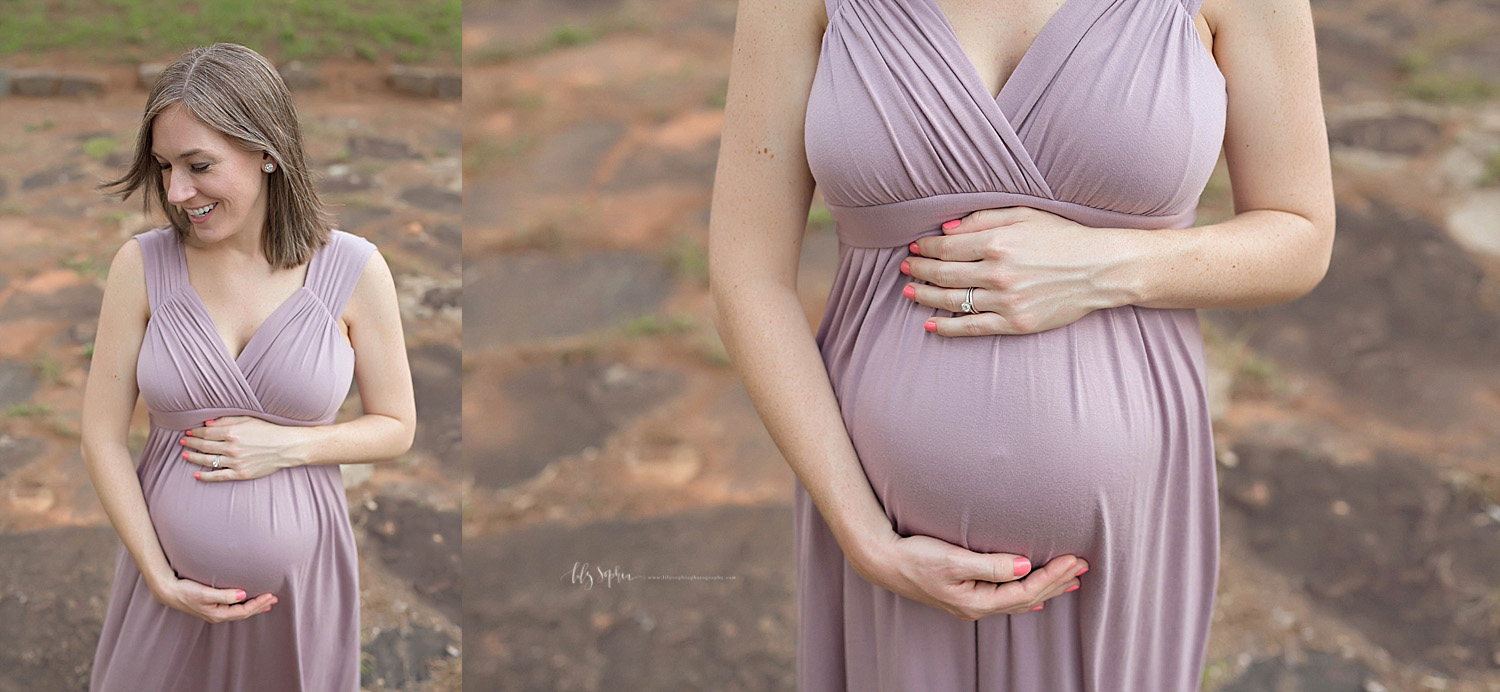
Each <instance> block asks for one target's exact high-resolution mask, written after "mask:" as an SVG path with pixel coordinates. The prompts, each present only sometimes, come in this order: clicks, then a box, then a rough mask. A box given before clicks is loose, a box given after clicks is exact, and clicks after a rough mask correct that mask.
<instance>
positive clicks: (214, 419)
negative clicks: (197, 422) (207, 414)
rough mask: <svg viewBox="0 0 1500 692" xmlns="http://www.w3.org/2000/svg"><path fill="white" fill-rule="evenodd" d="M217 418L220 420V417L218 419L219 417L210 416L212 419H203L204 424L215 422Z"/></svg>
mask: <svg viewBox="0 0 1500 692" xmlns="http://www.w3.org/2000/svg"><path fill="white" fill-rule="evenodd" d="M216 420H218V419H217V418H210V419H208V420H206V421H203V424H204V425H208V424H209V423H212V422H214V421H216Z"/></svg>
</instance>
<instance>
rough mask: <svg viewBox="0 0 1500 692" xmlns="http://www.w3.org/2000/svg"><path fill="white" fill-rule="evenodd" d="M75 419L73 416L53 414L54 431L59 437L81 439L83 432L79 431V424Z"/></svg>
mask: <svg viewBox="0 0 1500 692" xmlns="http://www.w3.org/2000/svg"><path fill="white" fill-rule="evenodd" d="M73 421H74V418H73V417H71V416H53V417H52V431H53V432H55V433H57V434H58V436H59V437H63V438H67V439H70V440H76V439H79V438H80V437H82V433H81V432H79V430H78V426H77V425H76V424H75V423H74V422H73Z"/></svg>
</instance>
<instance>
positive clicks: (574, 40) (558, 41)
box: [469, 7, 653, 63]
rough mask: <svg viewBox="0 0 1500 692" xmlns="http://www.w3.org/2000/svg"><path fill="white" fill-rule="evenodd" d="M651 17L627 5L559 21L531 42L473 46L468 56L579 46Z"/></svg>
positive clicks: (487, 59) (511, 56) (513, 55)
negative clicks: (577, 21)
mask: <svg viewBox="0 0 1500 692" xmlns="http://www.w3.org/2000/svg"><path fill="white" fill-rule="evenodd" d="M652 22H653V18H652V17H650V16H648V15H647V14H645V13H644V12H641V11H637V10H633V9H631V8H629V7H627V8H623V9H621V10H618V11H616V12H613V13H610V14H608V15H605V16H602V17H599V18H597V19H594V20H593V21H591V22H589V23H587V24H583V25H574V24H559V25H557V26H555V27H552V30H551V31H549V32H547V35H545V36H543V37H542V38H540V39H537V40H535V41H532V42H531V43H493V44H490V45H485V46H479V47H477V48H474V49H473V50H472V52H471V53H470V56H469V57H470V58H471V59H473V60H474V61H476V62H478V63H502V62H509V61H511V60H519V59H522V58H528V57H531V56H533V55H541V54H543V53H546V52H548V51H553V50H557V49H560V48H572V47H576V46H583V45H588V44H590V43H593V42H595V41H598V40H599V39H601V38H604V37H605V36H608V35H610V34H614V33H618V32H624V31H639V30H642V29H646V28H649V27H650V25H651V24H652Z"/></svg>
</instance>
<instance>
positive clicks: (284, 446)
mask: <svg viewBox="0 0 1500 692" xmlns="http://www.w3.org/2000/svg"><path fill="white" fill-rule="evenodd" d="M304 433H305V431H303V430H301V429H299V428H296V427H293V426H287V425H276V424H275V423H270V422H267V421H263V420H261V419H259V418H252V417H250V416H224V417H222V418H215V419H213V420H210V421H208V422H206V423H205V424H204V425H203V426H201V427H197V428H193V429H191V430H188V431H187V433H186V434H185V435H184V436H183V437H182V438H180V439H179V443H180V444H181V445H182V447H183V453H182V457H183V458H184V459H187V460H188V461H191V462H193V463H194V464H198V465H199V466H202V467H204V469H203V470H202V471H199V472H198V473H195V474H193V475H194V477H195V478H197V479H198V480H201V481H248V480H250V479H252V478H260V477H261V476H268V475H270V474H272V473H274V472H276V471H278V470H280V469H284V468H290V467H292V466H299V465H301V464H302V461H301V460H299V459H297V458H296V457H294V456H292V454H291V451H292V449H293V448H294V447H295V446H296V445H297V443H298V442H300V441H301V440H302V436H303V434H304ZM215 460H217V461H218V466H217V467H215V465H214V461H215Z"/></svg>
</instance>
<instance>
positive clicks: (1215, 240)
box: [1106, 209, 1334, 308]
mask: <svg viewBox="0 0 1500 692" xmlns="http://www.w3.org/2000/svg"><path fill="white" fill-rule="evenodd" d="M1326 216H1327V218H1325V219H1320V220H1318V222H1314V221H1313V220H1311V219H1309V218H1307V217H1304V216H1300V215H1298V214H1293V213H1291V212H1285V211H1275V210H1269V209H1257V210H1251V211H1246V212H1243V213H1240V214H1239V215H1237V216H1235V217H1234V218H1233V219H1230V220H1228V221H1225V222H1223V223H1217V224H1212V225H1206V226H1198V227H1196V228H1181V229H1163V230H1155V231H1142V230H1135V229H1110V236H1111V238H1110V241H1109V242H1110V244H1111V247H1112V249H1113V251H1114V254H1115V255H1116V256H1117V257H1118V261H1117V262H1116V265H1115V268H1114V270H1113V271H1110V272H1108V274H1107V276H1108V278H1107V279H1106V283H1109V284H1112V286H1113V293H1114V294H1116V295H1121V296H1124V297H1125V298H1124V302H1123V303H1122V304H1129V305H1139V306H1142V307H1148V308H1231V307H1250V306H1256V305H1269V304H1272V303H1283V302H1287V301H1291V300H1295V299H1297V298H1300V297H1302V296H1303V295H1306V294H1307V293H1308V292H1309V291H1311V290H1312V289H1313V288H1314V287H1315V286H1317V285H1318V282H1319V281H1321V280H1322V279H1323V276H1324V274H1325V273H1326V272H1327V271H1328V262H1329V257H1330V255H1331V253H1332V248H1333V225H1334V220H1333V211H1332V210H1329V211H1328V212H1327V214H1326Z"/></svg>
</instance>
